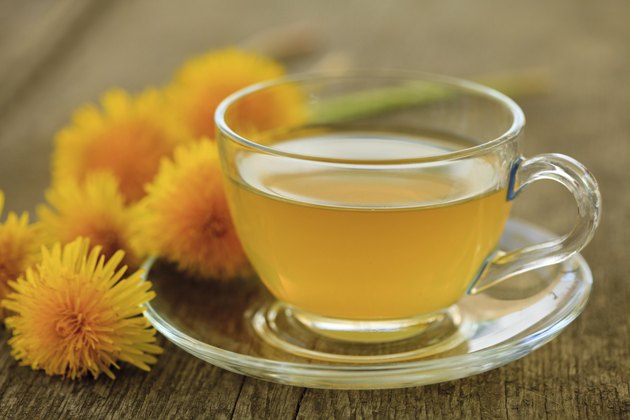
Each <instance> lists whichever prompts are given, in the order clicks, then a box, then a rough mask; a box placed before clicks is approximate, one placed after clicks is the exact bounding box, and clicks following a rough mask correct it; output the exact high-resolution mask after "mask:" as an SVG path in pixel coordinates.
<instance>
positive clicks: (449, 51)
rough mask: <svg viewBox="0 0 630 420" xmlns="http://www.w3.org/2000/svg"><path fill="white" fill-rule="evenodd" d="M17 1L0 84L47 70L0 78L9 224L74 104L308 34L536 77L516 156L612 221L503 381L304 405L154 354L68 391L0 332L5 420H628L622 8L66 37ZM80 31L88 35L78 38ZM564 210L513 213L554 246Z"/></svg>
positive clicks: (327, 396)
mask: <svg viewBox="0 0 630 420" xmlns="http://www.w3.org/2000/svg"><path fill="white" fill-rule="evenodd" d="M68 1H70V0H68ZM24 3H26V2H23V3H19V2H17V1H7V0H3V2H0V11H1V13H0V16H1V17H0V23H1V24H0V74H5V75H6V74H9V73H7V71H9V70H7V69H9V68H15V66H17V65H19V63H20V60H21V59H18V58H15V57H27V56H28V57H32V58H29V60H31V61H30V62H31V63H45V64H41V65H39V64H36V65H34V67H38V66H39V67H40V70H39V71H38V72H36V73H37V74H35V73H33V72H31V73H28V74H27V75H26V76H23V77H22V78H21V79H20V78H19V77H18V79H15V78H14V76H11V78H10V79H7V80H10V82H7V83H9V84H11V86H6V87H5V91H12V92H14V93H12V94H11V95H9V96H10V97H11V99H10V100H9V102H8V103H9V104H10V106H8V107H7V108H6V109H5V112H4V114H3V115H2V116H0V188H2V189H3V190H5V191H6V194H7V205H8V207H9V208H12V209H27V210H28V209H32V208H33V207H34V206H35V205H36V204H37V202H38V201H40V200H41V199H42V191H43V190H44V188H45V187H46V186H47V184H48V163H47V162H48V155H49V153H50V150H51V144H50V141H51V138H52V136H53V134H54V132H55V131H56V130H57V129H59V128H60V127H61V126H63V125H64V124H65V123H66V121H67V120H68V118H69V115H70V113H71V111H72V109H74V108H75V107H76V106H78V105H79V104H80V103H83V102H85V101H89V100H94V99H95V98H96V97H97V96H98V94H99V92H101V91H102V90H104V89H105V88H107V87H110V86H116V85H119V86H123V87H126V88H129V89H131V90H137V89H139V88H141V87H142V86H144V85H147V84H161V83H164V82H165V81H166V80H168V78H169V77H170V75H171V74H172V72H173V71H174V69H175V68H176V67H177V65H178V64H179V63H181V62H182V61H183V60H184V59H185V58H186V57H188V56H190V55H191V54H195V53H198V52H200V51H203V50H205V49H208V48H214V47H218V46H222V45H226V44H229V43H234V42H237V41H239V40H241V39H245V38H247V37H249V36H250V35H251V34H252V33H255V32H257V31H259V30H262V29H266V28H269V27H273V26H276V25H279V24H285V23H287V22H291V21H309V22H310V23H311V24H313V25H315V26H316V27H318V28H320V30H321V31H322V33H323V34H325V35H326V37H327V40H328V46H329V49H330V50H340V51H346V52H348V53H350V54H351V56H352V57H353V59H354V61H355V63H356V64H357V65H359V66H364V67H398V68H413V69H419V70H425V71H433V72H441V73H448V74H452V75H457V76H475V75H479V74H485V73H490V72H495V71H498V72H505V71H520V70H522V69H524V68H542V69H543V70H544V71H546V72H547V73H548V74H549V77H550V78H551V82H552V90H551V91H550V93H549V94H547V95H545V96H540V97H537V98H531V99H527V100H523V101H521V105H522V106H523V108H524V110H525V113H526V115H527V118H528V129H527V138H526V141H525V143H524V145H523V151H524V153H525V154H526V155H533V154H537V153H544V152H552V151H553V152H562V153H566V154H569V155H571V156H574V157H575V158H577V159H578V160H580V161H582V162H583V163H585V164H586V166H587V167H589V168H590V169H591V170H592V171H593V173H594V174H595V176H596V177H597V179H598V181H599V182H600V186H601V190H602V195H603V200H604V214H603V220H602V224H601V227H600V229H599V231H598V233H597V235H596V236H595V238H594V239H593V242H592V243H591V245H590V246H589V247H588V248H587V249H586V250H585V252H584V255H585V257H586V259H587V260H588V262H589V264H590V265H591V267H592V270H593V274H594V277H595V286H594V290H593V294H592V297H591V301H590V303H589V305H588V307H587V309H586V311H585V312H584V314H583V315H582V316H581V317H580V318H578V320H577V321H576V322H575V323H574V324H573V325H571V326H570V327H569V328H568V329H567V330H566V331H565V332H563V333H562V334H561V335H560V336H559V337H558V338H557V339H555V340H554V341H552V342H551V343H549V344H548V345H546V346H544V347H542V348H541V349H539V350H537V351H535V352H534V353H533V354H531V355H529V356H527V357H525V358H523V359H521V360H519V361H516V362H514V363H511V364H509V365H507V366H505V367H502V368H500V369H496V370H493V371H491V372H487V373H485V374H482V375H478V376H475V377H471V378H466V379H462V380H459V381H453V382H449V383H444V384H438V385H433V386H425V387H416V388H409V389H400V390H387V391H325V390H314V389H302V388H294V387H288V386H283V385H277V384H271V383H267V382H263V381H259V380H254V379H251V378H245V377H242V376H239V375H236V374H233V373H230V372H226V371H224V370H221V369H218V368H216V367H213V366H211V365H208V364H206V363H204V362H201V361H200V360H198V359H196V358H194V357H192V356H190V355H188V354H186V353H185V352H183V351H181V350H179V349H178V348H176V347H175V346H174V345H172V344H170V343H168V342H166V340H164V339H161V343H162V344H163V345H164V348H165V353H164V355H162V356H161V357H160V359H159V362H158V364H157V365H156V366H155V367H154V369H153V370H152V371H151V372H150V373H148V374H146V373H143V372H140V371H138V370H136V369H133V368H132V367H129V366H125V367H124V369H123V370H122V371H121V372H120V373H119V374H118V377H117V379H116V380H115V381H113V382H112V381H110V380H108V379H106V378H101V379H99V380H97V381H92V380H85V381H81V382H71V381H67V380H60V379H58V378H51V377H47V376H46V375H44V374H43V373H42V372H34V371H31V370H30V369H29V368H24V367H19V366H18V365H17V364H16V363H15V361H13V359H12V358H11V357H10V355H9V348H8V345H7V342H6V340H7V338H8V336H9V334H8V332H7V331H4V330H3V331H2V332H1V333H0V418H112V419H120V418H182V419H186V418H305V419H310V418H378V419H380V418H587V419H606V418H630V378H629V376H630V338H629V337H630V322H629V316H628V315H629V313H628V304H627V302H628V301H629V300H630V285H629V284H628V277H629V275H630V262H629V258H628V247H629V246H630V223H629V218H630V194H628V185H630V172H629V171H628V170H627V167H628V164H630V142H629V141H628V139H629V138H630V117H629V115H630V94H629V93H630V71H629V70H630V54H628V45H630V26H629V25H628V24H627V17H628V16H630V3H628V2H624V1H622V0H616V1H609V2H605V3H601V2H600V3H595V2H589V1H587V0H582V1H569V0H563V1H557V2H553V3H550V2H521V3H506V2H502V1H500V0H488V1H486V2H474V3H473V2H463V1H462V2H417V1H413V0H401V1H398V2H379V1H376V0H371V1H359V0H351V1H348V2H332V1H329V2H327V1H325V2H309V1H306V0H304V1H289V0H273V1H270V2H267V3H266V5H265V7H262V6H260V7H256V8H253V7H252V4H251V3H248V2H246V1H245V0H233V1H231V2H229V3H225V2H219V1H208V2H200V1H195V0H187V1H181V2H168V1H165V0H160V1H153V0H136V1H134V2H114V3H110V4H108V6H107V7H105V6H98V7H101V8H102V9H93V10H98V13H93V12H88V13H87V15H86V16H89V18H88V20H84V18H85V16H84V17H83V18H81V16H82V14H81V13H78V11H73V13H67V14H65V17H64V14H63V13H62V14H55V16H61V17H60V18H59V19H61V20H57V22H67V24H64V25H61V26H62V27H59V28H57V27H56V25H51V24H44V23H43V22H44V21H43V20H42V16H41V13H40V12H36V11H33V10H40V11H41V10H49V9H48V8H54V7H62V6H56V5H57V2H55V1H53V0H37V1H35V2H33V3H34V5H30V6H28V7H30V8H31V9H29V10H30V11H28V10H26V11H25V9H24V7H26V6H24V5H23V4H24ZM61 3H63V2H61ZM61 3H59V4H61ZM29 4H31V3H29ZM68 4H69V3H68ZM75 4H78V3H76V2H75ZM82 7H87V8H89V6H82ZM86 10H87V9H86ZM72 16H75V17H76V16H79V17H76V19H79V22H89V24H85V23H83V24H78V26H77V24H76V22H77V21H76V20H75V18H72ZM62 18H63V19H62ZM73 21H74V22H75V23H70V22H73ZM7 22H10V23H11V24H8V23H7ZM29 27H30V28H33V36H35V34H38V35H37V36H38V37H40V39H48V36H47V35H45V34H46V33H50V39H63V42H60V43H59V42H52V43H51V44H50V46H48V47H46V48H43V47H42V48H43V50H42V51H43V52H42V54H43V55H44V56H45V55H46V54H52V57H53V58H52V59H51V58H50V55H49V58H47V59H43V58H42V57H40V56H39V55H38V54H37V53H32V52H27V51H26V50H25V48H26V47H27V45H26V44H24V45H21V41H20V36H18V35H19V34H21V33H23V32H22V31H24V28H29ZM64 28H65V29H64ZM57 29H58V30H59V31H65V32H67V33H66V35H63V36H61V35H60V34H59V33H57V32H55V31H56V30H57ZM51 31H52V32H51ZM41 34H44V36H43V38H41V37H42V35H41ZM55 37H56V38H55ZM59 37H61V38H59ZM2 42H5V44H4V45H5V46H4V47H3V44H2ZM6 43H10V46H8V47H7V46H6V45H8V44H6ZM29 45H31V44H29ZM59 46H61V47H59ZM22 47H23V48H24V49H22ZM59 48H61V50H59ZM7 51H12V52H11V53H8V52H7ZM29 51H35V50H29ZM46 51H48V53H47V52H46ZM323 53H324V51H322V54H323ZM33 54H34V55H33ZM317 59H319V57H317V56H313V57H310V58H309V57H306V58H304V59H302V61H295V62H293V63H292V66H293V67H292V68H294V69H296V70H299V69H303V68H306V67H307V66H309V65H310V64H312V63H313V62H315V61H316V60H317ZM40 60H43V61H40ZM34 67H33V65H31V68H34ZM10 71H15V70H10ZM17 86H19V89H18V88H17ZM573 211H574V210H573V204H572V202H571V200H570V198H569V197H568V194H566V193H565V192H564V191H563V190H562V189H561V188H555V187H551V186H549V187H545V186H541V187H538V186H537V187H536V188H533V189H532V190H531V191H527V192H526V194H525V195H524V196H523V197H522V198H521V199H520V200H519V202H518V203H517V208H516V213H517V214H518V215H520V216H524V217H526V218H527V219H529V220H536V221H539V223H540V224H541V225H543V226H544V227H547V228H550V229H552V230H556V231H558V232H562V231H564V230H566V229H567V228H568V226H570V223H571V217H572V215H573V214H574V213H572V212H573Z"/></svg>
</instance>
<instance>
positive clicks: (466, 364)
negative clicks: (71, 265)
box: [145, 220, 592, 389]
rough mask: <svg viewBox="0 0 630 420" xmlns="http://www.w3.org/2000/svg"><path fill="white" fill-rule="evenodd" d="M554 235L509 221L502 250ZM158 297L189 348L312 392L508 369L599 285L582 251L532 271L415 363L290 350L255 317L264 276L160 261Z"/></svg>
mask: <svg viewBox="0 0 630 420" xmlns="http://www.w3.org/2000/svg"><path fill="white" fill-rule="evenodd" d="M551 237H553V235H552V234H550V233H549V232H546V231H544V230H543V229H541V228H539V227H536V226H535V225H533V224H530V223H526V222H523V221H518V220H510V221H509V222H508V225H507V227H506V229H505V232H504V235H503V237H502V239H501V244H500V246H501V249H504V250H510V249H514V248H519V247H523V246H526V245H531V244H535V243H539V242H542V241H544V240H547V239H549V238H551ZM145 266H146V268H147V277H148V278H149V279H150V280H151V281H152V282H153V284H154V286H153V287H154V290H155V291H156V292H157V297H156V298H155V299H154V300H153V301H152V302H151V303H150V304H147V310H146V312H145V314H146V316H147V318H148V319H149V321H150V322H151V323H152V324H153V325H154V326H155V328H156V329H157V330H158V331H159V332H160V333H162V334H163V335H164V336H165V337H166V338H167V339H169V340H170V341H172V342H173V343H175V344H176V345H177V346H179V347H181V348H182V349H184V350H185V351H187V352H188V353H190V354H192V355H194V356H196V357H198V358H200V359H202V360H205V361H206V362H209V363H212V364H213V365H216V366H219V367H221V368H224V369H227V370H230V371H233V372H236V373H239V374H243V375H248V376H252V377H255V378H259V379H264V380H268V381H273V382H279V383H283V384H289V385H296V386H304V387H311V388H337V389H378V388H402V387H409V386H417V385H426V384H432V383H438V382H444V381H449V380H453V379H458V378H463V377H466V376H471V375H475V374H478V373H481V372H485V371H488V370H490V369H494V368H496V367H499V366H502V365H505V364H506V363H509V362H511V361H513V360H516V359H519V358H521V357H523V356H525V355H526V354H528V353H530V352H531V351H533V350H535V349H537V348H538V347H540V346H542V345H543V344H545V343H547V342H548V341H550V340H551V339H553V338H554V337H555V336H556V335H558V334H559V333H560V332H561V331H562V330H563V329H564V328H565V327H566V326H567V325H569V324H570V323H571V321H573V320H574V319H575V318H576V317H577V316H578V315H579V314H580V313H581V312H582V310H583V309H584V306H585V305H586V302H587V300H588V296H589V293H590V291H591V285H592V275H591V271H590V269H589V267H588V264H587V263H586V261H585V260H584V258H583V257H582V256H581V255H579V254H578V255H576V256H574V257H572V258H571V259H569V260H568V261H565V262H564V263H562V264H558V265H555V266H552V267H547V268H543V269H539V270H536V271H533V272H529V273H525V274H522V275H519V276H516V277H513V278H512V279H509V280H506V281H505V282H503V283H501V284H499V285H497V286H495V287H493V288H491V289H489V290H487V291H485V292H483V293H481V294H479V295H476V296H466V297H464V298H462V299H461V300H460V301H459V302H458V303H457V305H456V307H457V310H458V311H459V312H460V313H461V314H462V316H463V317H465V318H466V319H467V320H468V322H467V324H466V325H467V330H466V331H465V332H463V334H465V340H464V341H463V342H462V343H461V344H459V345H458V346H457V347H455V348H452V349H450V350H448V351H446V352H443V353H439V354H432V355H430V356H427V357H423V358H418V359H415V360H405V361H392V362H388V363H377V364H357V363H351V362H348V361H330V360H328V361H326V360H319V359H316V358H309V357H308V355H303V356H298V355H295V354H292V353H288V352H284V351H282V350H280V349H278V348H277V347H274V346H271V345H269V344H267V343H266V342H264V341H263V340H261V339H260V338H259V336H258V334H257V333H256V332H255V331H254V327H252V319H253V317H255V316H256V313H257V311H258V310H259V309H260V308H261V307H263V306H264V305H269V304H270V303H271V302H273V298H272V297H271V296H270V295H269V294H268V293H267V291H266V290H265V289H264V287H263V286H262V285H261V284H260V283H259V282H258V280H257V279H246V280H239V281H234V282H230V283H214V282H200V281H195V280H194V279H189V278H186V277H185V276H184V275H182V274H181V273H178V272H177V271H176V270H175V269H174V268H173V267H171V266H169V265H167V264H165V263H162V262H160V261H159V260H158V261H155V260H149V261H147V263H146V264H145Z"/></svg>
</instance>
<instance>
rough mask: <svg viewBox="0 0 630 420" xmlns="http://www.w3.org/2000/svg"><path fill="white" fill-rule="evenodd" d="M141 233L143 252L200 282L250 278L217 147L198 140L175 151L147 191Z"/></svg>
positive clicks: (207, 141)
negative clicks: (230, 209) (225, 187)
mask: <svg viewBox="0 0 630 420" xmlns="http://www.w3.org/2000/svg"><path fill="white" fill-rule="evenodd" d="M142 205H143V206H144V210H145V211H146V218H145V220H144V222H143V226H142V229H141V232H142V242H143V243H144V244H145V249H146V251H148V252H150V253H152V254H156V255H159V256H160V257H162V258H164V259H165V260H167V261H170V262H173V263H176V264H177V265H178V267H179V269H181V270H183V271H186V272H187V273H189V274H191V275H193V276H196V277H197V278H203V279H208V278H212V279H217V280H227V279H231V278H235V277H241V276H245V275H247V274H249V273H250V266H249V263H248V261H247V258H246V257H245V254H244V253H243V249H242V248H241V244H240V242H239V240H238V237H237V236H236V231H235V229H234V225H233V224H232V219H231V217H230V213H229V210H228V205H227V201H226V197H225V192H224V189H223V179H222V175H221V170H220V166H219V157H218V152H217V147H216V144H215V143H214V142H211V141H209V140H202V141H200V142H197V143H193V144H190V145H184V146H180V147H179V148H177V150H176V151H175V157H174V160H173V161H164V162H163V163H162V167H161V168H160V172H159V173H158V175H157V176H156V177H155V180H154V181H153V183H152V184H150V185H149V186H148V195H147V197H146V198H145V199H144V200H143V202H142Z"/></svg>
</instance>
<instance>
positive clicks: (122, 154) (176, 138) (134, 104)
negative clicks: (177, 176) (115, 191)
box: [53, 89, 188, 202]
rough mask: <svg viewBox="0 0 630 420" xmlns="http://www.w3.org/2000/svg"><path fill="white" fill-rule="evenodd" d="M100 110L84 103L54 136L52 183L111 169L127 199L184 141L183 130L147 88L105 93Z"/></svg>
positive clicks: (138, 192)
mask: <svg viewBox="0 0 630 420" xmlns="http://www.w3.org/2000/svg"><path fill="white" fill-rule="evenodd" d="M101 106H102V109H100V108H99V107H97V106H96V105H93V104H92V105H86V106H83V107H82V108H80V109H79V110H78V111H77V112H76V113H75V115H74V117H73V119H72V123H71V124H70V125H69V126H67V127H66V128H64V129H63V130H61V131H60V132H59V133H58V134H57V136H56V138H55V150H54V153H53V184H59V183H62V182H67V181H78V182H83V181H84V180H85V178H86V177H87V176H88V175H89V174H91V173H94V172H109V173H112V174H113V175H114V176H115V177H116V178H117V180H118V182H119V186H120V190H121V192H122V193H123V196H124V197H125V199H126V201H127V202H131V201H136V200H138V199H140V198H141V197H143V196H144V194H145V192H144V186H145V184H146V183H148V182H149V181H151V180H152V179H153V176H154V175H155V173H156V172H157V170H158V169H159V163H160V160H161V159H162V158H163V157H165V156H170V155H171V153H172V151H173V149H174V148H175V146H176V145H177V144H178V143H180V142H182V141H185V140H187V138H188V137H187V134H186V133H187V131H186V129H184V128H183V127H181V126H180V125H178V124H177V122H176V119H175V118H172V117H170V114H169V113H168V111H167V110H166V108H165V100H164V95H162V94H161V93H160V92H159V91H157V90H148V91H146V92H144V93H142V94H140V95H138V96H137V97H131V96H130V95H129V94H128V93H127V92H125V91H123V90H119V89H116V90H111V91H109V92H106V93H105V94H104V95H103V97H102V100H101Z"/></svg>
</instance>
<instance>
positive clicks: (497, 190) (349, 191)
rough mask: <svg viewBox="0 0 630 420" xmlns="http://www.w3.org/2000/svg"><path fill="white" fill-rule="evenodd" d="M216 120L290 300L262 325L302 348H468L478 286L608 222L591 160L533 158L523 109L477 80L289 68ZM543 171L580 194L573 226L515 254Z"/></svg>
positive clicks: (243, 199) (284, 343) (259, 242)
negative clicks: (290, 73) (527, 198)
mask: <svg viewBox="0 0 630 420" xmlns="http://www.w3.org/2000/svg"><path fill="white" fill-rule="evenodd" d="M215 119H216V125H217V135H218V142H219V148H220V155H221V160H222V168H223V172H224V175H225V179H226V193H227V197H228V202H229V205H230V211H231V214H232V218H233V220H234V223H235V226H236V228H237V232H238V236H239V238H240V241H241V243H242V245H243V248H244V250H245V252H246V254H247V255H248V257H249V259H250V261H251V263H252V265H253V267H254V269H255V270H256V272H257V274H258V275H259V277H260V279H261V280H262V282H263V283H264V285H265V286H266V288H267V289H268V290H269V292H271V294H272V295H273V296H274V297H275V299H276V301H275V302H274V303H271V304H268V305H265V306H264V307H261V308H255V310H253V311H252V313H253V314H254V315H253V316H252V325H253V327H254V330H255V331H256V332H257V333H258V335H259V336H260V337H261V338H262V339H263V340H264V341H265V342H267V343H269V344H271V345H273V346H276V347H280V348H282V349H283V350H287V351H290V352H292V353H295V354H297V355H300V356H304V357H315V358H318V359H322V360H331V361H336V360H344V361H347V360H351V361H352V360H356V361H357V363H363V362H367V363H378V362H384V361H391V360H405V359H410V358H413V357H423V356H427V355H431V354H435V353H440V352H444V351H446V350H449V349H452V348H453V347H456V346H459V345H461V344H462V343H463V342H465V337H466V330H467V328H473V326H470V325H467V324H466V320H465V319H463V318H462V316H461V313H460V311H459V309H458V306H457V302H458V301H459V300H460V299H461V298H462V297H463V296H465V295H467V294H476V293H479V292H481V291H483V290H485V289H486V288H489V287H492V286H493V285H495V284H497V283H498V282H501V281H503V280H505V279H507V278H509V277H511V276H514V275H517V274H520V273H523V272H526V271H529V270H534V269H537V268H540V267H543V266H548V265H551V264H556V263H559V262H561V261H563V260H566V259H567V258H569V257H571V256H572V255H573V254H575V253H577V252H578V251H580V250H581V249H582V248H583V247H584V246H585V245H586V244H587V243H588V242H589V240H590V239H591V237H592V235H593V233H594V231H595V229H596V227H597V224H598V221H599V217H600V195H599V191H598V187H597V183H596V181H595V179H594V178H593V176H592V175H591V174H590V173H589V172H588V170H587V169H586V168H585V167H584V166H582V165H581V164H580V163H579V162H577V161H576V160H574V159H572V158H570V157H568V156H564V155H559V154H546V155H540V156H536V157H533V158H523V157H522V156H521V154H520V153H519V150H518V143H519V139H520V138H521V137H522V133H523V128H524V124H525V119H524V116H523V112H522V111H521V109H520V108H519V107H518V105H517V104H516V103H514V101H512V100H511V99H510V98H508V97H506V96H505V95H503V94H501V93H499V92H497V91H495V90H492V89H490V88H487V87H484V86H481V85H478V84H475V83H471V82H468V81H463V80H457V79H452V78H447V77H442V76H435V75H427V74H411V73H410V74H406V73H395V74H393V73H377V74H367V73H356V74H350V75H348V74H345V75H337V76H335V75H330V76H317V75H313V76H297V77H288V78H285V79H281V80H276V81H271V82H265V83H261V84H257V85H254V86H251V87H248V88H246V89H243V90H241V91H239V92H237V93H235V94H233V95H231V96H230V97H229V98H227V99H226V100H225V101H223V102H222V104H221V105H220V106H219V108H218V109H217V112H216V116H215ZM541 179H551V180H554V181H557V182H559V183H561V184H562V185H564V186H565V187H566V188H568V189H569V191H571V193H572V194H573V195H574V197H575V199H576V202H577V207H578V213H579V214H578V218H577V222H576V224H575V226H574V228H573V229H572V230H571V232H570V233H568V234H566V235H565V236H562V237H561V238H559V239H556V240H553V241H550V242H545V243H541V244H538V245H536V246H531V247H528V248H524V249H519V250H515V251H510V252H503V251H502V250H500V249H498V248H497V244H498V241H499V238H500V236H501V234H502V231H503V229H504V225H505V222H506V220H507V218H508V215H509V213H510V209H511V206H512V202H513V200H514V199H515V198H516V197H517V196H518V193H519V192H520V191H522V190H523V188H525V187H526V186H527V185H529V184H531V183H533V182H534V181H537V180H541Z"/></svg>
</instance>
